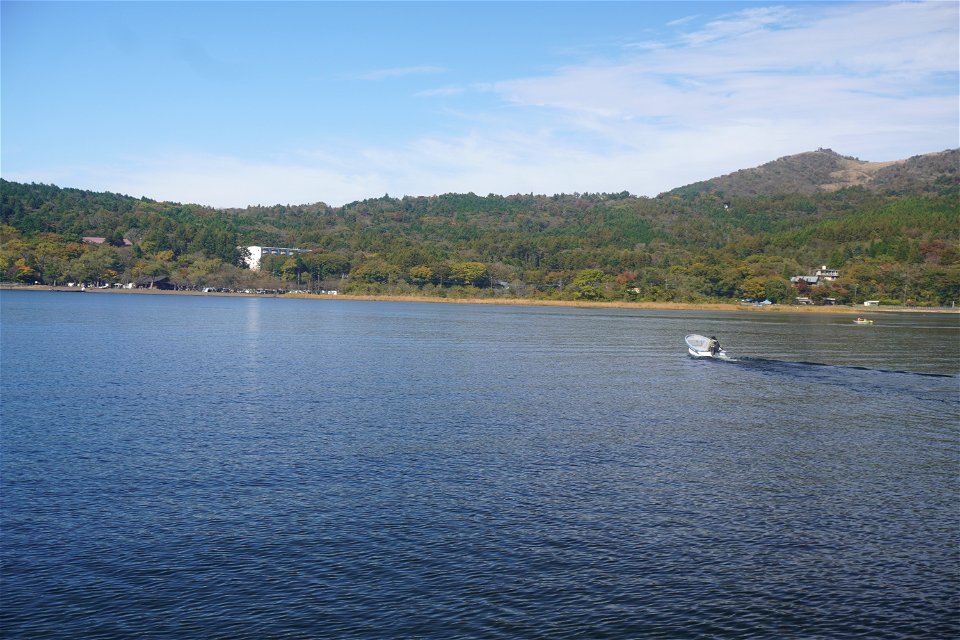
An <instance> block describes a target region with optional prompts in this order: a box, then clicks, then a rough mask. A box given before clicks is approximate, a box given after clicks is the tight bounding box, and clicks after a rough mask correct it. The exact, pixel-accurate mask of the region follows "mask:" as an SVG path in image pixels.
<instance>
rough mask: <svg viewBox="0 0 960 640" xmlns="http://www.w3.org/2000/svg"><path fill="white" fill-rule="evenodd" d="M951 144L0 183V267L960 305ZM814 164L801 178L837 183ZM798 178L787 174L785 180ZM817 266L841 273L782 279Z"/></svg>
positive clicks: (97, 276)
mask: <svg viewBox="0 0 960 640" xmlns="http://www.w3.org/2000/svg"><path fill="white" fill-rule="evenodd" d="M814 153H818V152H814ZM828 153H831V154H832V152H828ZM950 153H953V156H952V158H953V160H950V157H951V156H949V155H948V156H946V160H944V159H943V158H940V161H939V165H937V166H939V167H940V168H934V169H931V168H930V166H932V165H931V163H927V164H924V165H923V167H921V169H920V170H916V168H915V167H916V165H917V162H913V163H912V164H904V165H902V166H901V167H900V169H899V171H900V174H902V175H905V176H907V178H909V179H906V178H905V179H903V180H899V181H892V182H891V180H892V178H889V177H888V178H884V177H883V176H884V174H882V173H879V172H878V171H873V173H871V176H872V177H871V180H870V181H869V182H870V184H860V185H857V186H844V187H839V188H835V187H833V188H830V189H822V188H818V189H811V188H802V189H801V188H794V189H793V192H790V191H789V189H790V187H789V185H787V184H784V186H782V187H779V188H780V189H781V190H782V191H781V192H776V193H774V192H772V191H771V189H770V188H769V182H770V181H769V180H765V181H764V188H763V189H754V190H751V189H742V188H741V189H734V188H730V187H727V188H719V187H718V186H717V185H718V184H724V183H713V184H707V183H698V184H697V185H691V186H690V187H686V188H681V189H677V190H675V191H672V192H669V193H666V194H662V195H661V196H659V197H656V198H643V197H635V196H632V195H630V194H629V193H627V192H622V193H616V194H578V193H574V194H562V195H554V196H539V195H512V196H498V195H488V196H477V195H474V194H472V193H470V194H445V195H439V196H430V197H404V198H391V197H389V196H384V197H382V198H376V199H369V200H363V201H359V202H353V203H350V204H348V205H345V206H343V207H329V206H327V205H324V204H322V203H320V204H310V205H301V206H282V205H277V206H273V207H249V208H247V209H226V210H221V209H212V208H208V207H202V206H197V205H184V204H177V203H169V202H155V201H152V200H149V199H145V198H141V199H137V198H131V197H128V196H122V195H117V194H111V193H93V192H89V191H81V190H78V189H68V188H59V187H56V186H50V185H42V184H19V183H15V182H9V181H6V180H3V181H0V196H2V198H0V200H2V208H0V223H2V225H3V227H2V237H0V241H2V244H0V269H2V278H3V279H4V280H7V281H20V282H29V283H33V282H41V283H48V284H55V283H63V282H65V281H77V282H88V283H97V282H106V283H126V282H133V281H136V280H137V279H142V278H145V277H154V278H156V277H163V276H166V277H168V278H169V280H170V282H172V283H174V284H175V285H176V286H177V287H180V288H201V287H217V288H228V289H244V288H270V289H274V288H282V289H286V290H296V289H299V290H317V289H319V288H326V289H338V290H340V291H343V292H346V293H351V292H352V293H387V294H390V293H394V294H422V295H430V296H458V297H462V296H515V297H538V298H562V299H588V300H594V299H597V300H653V301H692V302H696V301H713V300H735V299H739V298H768V299H770V300H772V301H774V302H790V301H792V300H793V299H794V298H795V297H796V296H798V295H803V296H808V297H811V298H813V299H814V300H815V301H816V300H823V299H825V298H828V297H829V298H836V299H837V300H838V302H840V303H844V302H860V301H862V300H864V299H880V300H883V301H884V302H885V303H887V304H914V305H949V304H950V303H951V302H953V301H956V300H960V250H958V249H960V247H958V242H960V224H958V222H960V219H958V218H960V213H958V209H960V200H958V183H957V170H956V169H957V168H956V166H955V158H956V153H955V152H950ZM801 155H806V154H801ZM821 155H822V154H821ZM832 155H835V154H832ZM931 155H934V154H931ZM937 155H940V154H937ZM791 158H794V159H795V161H794V162H793V163H792V164H791V166H797V165H798V163H799V164H802V162H801V160H796V159H798V158H800V156H793V157H791ZM837 158H842V157H840V156H837ZM921 158H923V157H921ZM826 159H827V160H828V161H830V162H833V160H835V159H834V158H832V157H827V158H826ZM781 160H783V159H781ZM807 160H809V158H808V159H807ZM911 160H913V159H911ZM777 162H781V161H777ZM905 162H907V163H909V161H905ZM765 167H767V165H765ZM758 169H759V168H758ZM750 171H756V170H750ZM817 171H819V172H820V174H818V175H819V177H817V176H814V177H813V178H809V179H805V180H806V183H812V181H820V182H821V183H822V181H823V179H824V175H826V178H828V179H835V178H836V176H833V178H830V175H828V174H830V173H831V172H829V171H828V172H827V173H826V174H824V173H823V171H824V170H823V169H811V172H813V173H816V172H817ZM738 173H739V172H738ZM800 173H802V172H800ZM900 174H898V175H900ZM797 175H799V173H798V172H796V171H794V170H793V169H791V173H790V176H791V177H790V182H796V181H797V180H798V178H797V177H796V176H797ZM878 175H879V176H880V177H879V178H878V177H877V176H878ZM740 178H741V182H743V181H746V182H751V181H752V180H754V178H756V176H755V175H754V176H752V177H751V176H750V175H748V174H744V175H743V176H740ZM884 180H886V182H884ZM806 183H805V184H806ZM84 237H98V238H105V239H106V241H105V242H103V243H101V244H93V243H91V242H89V241H88V242H84V241H83V238H84ZM246 245H267V246H283V247H295V248H302V249H309V250H310V252H309V253H303V254H300V255H298V256H296V257H266V258H265V259H264V262H263V268H262V270H261V271H260V272H252V271H250V270H248V269H246V268H245V266H244V263H243V252H242V251H241V250H239V249H238V247H241V246H246ZM822 265H827V266H828V267H830V268H833V269H838V270H839V271H840V274H841V277H840V278H839V279H838V280H836V281H834V282H831V283H826V284H825V285H824V286H817V287H808V286H806V285H800V287H801V288H800V289H796V288H795V286H794V285H791V283H790V277H791V276H795V275H806V274H811V273H813V271H814V270H815V269H816V268H818V267H820V266H822Z"/></svg>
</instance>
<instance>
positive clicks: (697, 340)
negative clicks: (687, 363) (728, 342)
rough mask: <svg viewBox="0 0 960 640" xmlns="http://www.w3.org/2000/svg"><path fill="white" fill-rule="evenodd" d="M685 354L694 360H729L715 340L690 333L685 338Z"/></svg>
mask: <svg viewBox="0 0 960 640" xmlns="http://www.w3.org/2000/svg"><path fill="white" fill-rule="evenodd" d="M684 340H686V342H687V353H689V354H690V355H691V356H693V357H694V358H718V359H720V360H731V359H732V358H730V356H728V355H727V352H726V351H724V349H723V347H721V346H720V342H719V341H717V339H716V338H708V337H706V336H701V335H700V334H698V333H691V334H689V335H688V336H687V337H686V338H684Z"/></svg>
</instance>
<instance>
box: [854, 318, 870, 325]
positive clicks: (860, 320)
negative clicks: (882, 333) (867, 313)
mask: <svg viewBox="0 0 960 640" xmlns="http://www.w3.org/2000/svg"><path fill="white" fill-rule="evenodd" d="M853 324H873V320H870V319H868V318H857V319H856V320H854V321H853Z"/></svg>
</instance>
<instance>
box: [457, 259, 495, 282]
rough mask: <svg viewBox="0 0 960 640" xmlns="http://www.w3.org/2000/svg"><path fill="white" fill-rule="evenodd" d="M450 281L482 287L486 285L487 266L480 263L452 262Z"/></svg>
mask: <svg viewBox="0 0 960 640" xmlns="http://www.w3.org/2000/svg"><path fill="white" fill-rule="evenodd" d="M450 279H451V280H452V281H453V282H454V283H456V284H463V285H470V286H474V287H482V286H483V285H484V284H487V283H488V282H487V279H488V273H487V265H485V264H483V263H482V262H453V263H451V264H450Z"/></svg>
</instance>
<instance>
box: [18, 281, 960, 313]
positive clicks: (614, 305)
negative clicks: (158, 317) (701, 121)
mask: <svg viewBox="0 0 960 640" xmlns="http://www.w3.org/2000/svg"><path fill="white" fill-rule="evenodd" d="M0 291H54V292H62V293H95V294H133V295H174V296H211V297H229V298H290V299H297V300H359V301H367V302H426V303H434V304H500V305H508V306H526V307H573V308H583V309H653V310H661V311H743V312H761V313H833V314H843V315H853V314H856V315H860V314H871V313H960V308H951V307H890V306H887V307H880V306H876V307H864V306H857V307H854V306H848V305H831V306H808V305H779V304H773V305H767V306H763V307H757V306H753V305H744V304H739V303H723V302H702V303H696V302H628V301H624V300H617V301H580V300H532V299H526V298H434V297H428V296H411V295H396V296H390V295H344V294H340V295H335V296H331V295H324V294H315V293H282V294H275V293H204V292H202V291H167V290H159V289H86V290H82V289H78V288H77V287H61V286H57V287H54V286H51V285H16V284H0Z"/></svg>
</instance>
